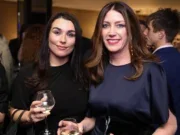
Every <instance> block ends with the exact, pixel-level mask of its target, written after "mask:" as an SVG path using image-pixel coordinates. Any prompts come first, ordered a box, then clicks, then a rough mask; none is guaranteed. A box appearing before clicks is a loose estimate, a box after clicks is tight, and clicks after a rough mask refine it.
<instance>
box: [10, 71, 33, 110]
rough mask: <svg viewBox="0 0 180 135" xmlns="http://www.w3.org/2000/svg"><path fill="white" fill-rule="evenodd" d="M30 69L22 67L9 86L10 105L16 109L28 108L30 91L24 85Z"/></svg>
mask: <svg viewBox="0 0 180 135" xmlns="http://www.w3.org/2000/svg"><path fill="white" fill-rule="evenodd" d="M30 70H32V69H27V68H22V69H21V70H20V72H19V73H18V75H17V77H16V78H15V80H14V82H13V84H12V87H11V106H12V107H13V108H17V109H24V110H25V109H29V106H30V104H31V102H32V101H31V91H30V89H29V88H27V87H26V85H25V80H26V79H27V77H28V73H30V72H31V71H30Z"/></svg>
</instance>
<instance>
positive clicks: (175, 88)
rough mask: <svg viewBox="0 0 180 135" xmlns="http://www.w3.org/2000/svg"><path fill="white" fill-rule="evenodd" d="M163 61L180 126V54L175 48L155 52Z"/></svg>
mask: <svg viewBox="0 0 180 135" xmlns="http://www.w3.org/2000/svg"><path fill="white" fill-rule="evenodd" d="M155 55H156V56H158V57H159V58H160V60H161V65H162V67H163V68H164V70H165V72H166V76H167V81H168V85H169V87H170V89H171V93H172V98H173V104H174V109H175V115H176V118H177V121H178V124H180V53H179V52H178V50H177V49H175V48H174V47H167V48H162V49H159V50H157V51H156V52H155ZM176 134H177V135H180V126H178V130H177V133H176Z"/></svg>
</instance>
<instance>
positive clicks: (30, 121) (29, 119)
mask: <svg viewBox="0 0 180 135" xmlns="http://www.w3.org/2000/svg"><path fill="white" fill-rule="evenodd" d="M27 112H28V113H29V114H28V120H27V122H29V123H32V122H33V119H32V117H31V113H30V111H27Z"/></svg>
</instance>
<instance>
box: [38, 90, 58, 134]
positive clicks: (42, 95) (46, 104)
mask: <svg viewBox="0 0 180 135" xmlns="http://www.w3.org/2000/svg"><path fill="white" fill-rule="evenodd" d="M35 100H38V101H42V104H41V105H40V106H37V107H42V108H45V111H44V112H43V113H49V112H50V111H51V109H52V108H53V107H54V105H55V100H54V97H53V95H52V93H51V91H50V90H43V91H38V92H37V94H36V98H35ZM45 125H46V126H45V130H44V131H42V132H41V133H40V135H53V131H50V130H49V129H48V123H47V118H45Z"/></svg>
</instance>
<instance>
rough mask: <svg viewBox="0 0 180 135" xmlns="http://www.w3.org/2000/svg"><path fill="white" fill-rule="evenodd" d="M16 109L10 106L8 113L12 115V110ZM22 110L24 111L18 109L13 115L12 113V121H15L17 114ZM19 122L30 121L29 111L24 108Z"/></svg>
mask: <svg viewBox="0 0 180 135" xmlns="http://www.w3.org/2000/svg"><path fill="white" fill-rule="evenodd" d="M16 110H17V109H15V108H10V114H11V116H12V114H13V112H14V111H16ZM22 111H24V110H19V111H18V112H16V113H15V115H14V117H13V120H14V121H16V120H17V119H18V117H19V115H20V114H21V112H22ZM21 122H26V123H27V122H31V120H30V117H29V111H28V110H26V111H25V112H24V114H23V115H22V117H21Z"/></svg>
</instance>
